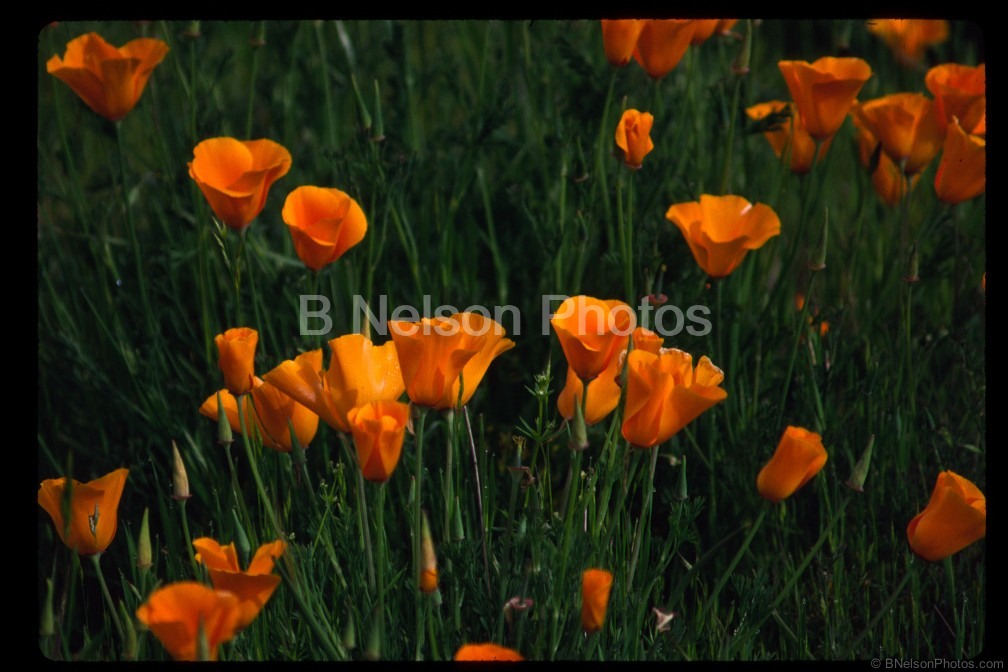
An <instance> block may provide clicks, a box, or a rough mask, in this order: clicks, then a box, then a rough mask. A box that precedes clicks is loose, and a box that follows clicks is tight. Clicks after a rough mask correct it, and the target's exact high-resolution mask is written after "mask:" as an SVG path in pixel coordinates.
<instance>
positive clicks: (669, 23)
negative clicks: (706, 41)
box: [633, 19, 696, 79]
mask: <svg viewBox="0 0 1008 672" xmlns="http://www.w3.org/2000/svg"><path fill="white" fill-rule="evenodd" d="M695 28H696V25H695V22H694V21H692V20H689V19H649V20H648V21H647V23H645V24H644V28H643V30H641V33H640V37H638V38H637V45H636V47H635V48H634V52H633V57H634V59H635V60H636V61H637V62H638V63H640V66H641V67H642V68H644V70H645V71H646V72H647V74H648V75H649V76H650V77H652V78H653V79H661V78H662V77H664V76H665V75H667V74H668V73H670V72H672V71H673V70H674V69H675V67H676V66H677V65H679V61H681V60H682V57H683V56H684V55H685V54H686V50H687V49H688V48H689V46H690V41H691V40H692V39H693V30H694V29H695Z"/></svg>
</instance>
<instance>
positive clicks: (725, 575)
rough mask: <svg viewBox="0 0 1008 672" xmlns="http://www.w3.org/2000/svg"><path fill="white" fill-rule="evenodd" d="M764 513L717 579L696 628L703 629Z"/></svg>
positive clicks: (762, 511) (764, 511) (761, 521)
mask: <svg viewBox="0 0 1008 672" xmlns="http://www.w3.org/2000/svg"><path fill="white" fill-rule="evenodd" d="M766 513H767V507H765V506H764V507H763V508H762V509H760V512H759V516H757V517H756V522H754V523H753V524H752V527H750V528H749V534H747V535H746V538H745V540H744V541H743V542H742V546H740V547H739V550H738V552H737V553H736V554H735V557H734V558H732V561H731V562H730V563H729V564H728V569H726V570H725V571H724V573H723V574H722V575H721V578H720V579H718V582H717V584H716V585H715V586H714V590H713V591H712V592H711V594H710V595H709V596H708V597H707V600H706V601H705V602H704V605H703V607H702V608H701V609H700V615H699V616H697V618H696V624H697V626H698V627H700V628H702V627H704V623H705V621H704V617H705V616H706V615H707V612H708V611H710V609H711V607H712V606H713V605H714V602H715V600H717V596H718V595H719V594H720V593H721V589H722V588H724V587H725V584H726V583H728V579H730V578H731V575H732V572H734V571H735V567H737V566H738V563H739V561H740V560H742V556H743V555H745V553H746V551H747V550H749V544H751V543H752V540H753V538H754V537H755V536H756V533H757V532H758V531H759V529H760V526H761V525H762V524H763V519H764V518H766Z"/></svg>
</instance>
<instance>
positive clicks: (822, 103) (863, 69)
mask: <svg viewBox="0 0 1008 672" xmlns="http://www.w3.org/2000/svg"><path fill="white" fill-rule="evenodd" d="M777 67H778V68H779V69H780V71H781V74H782V75H783V76H784V81H785V82H786V83H787V87H788V90H789V91H790V92H791V98H792V100H794V103H795V106H796V107H797V108H798V116H799V117H801V120H802V123H803V124H805V130H807V131H808V132H809V135H811V136H812V137H813V138H814V139H816V140H825V139H826V138H828V137H830V136H831V135H833V134H834V133H836V132H837V131H838V130H840V126H842V125H843V122H844V118H845V117H846V116H847V112H849V111H850V109H851V106H852V105H853V104H854V100H855V99H856V98H857V94H858V92H859V91H861V87H862V86H864V83H865V82H866V81H868V78H869V77H871V74H872V73H871V68H870V67H869V66H868V64H867V63H865V62H864V61H863V60H861V59H860V58H835V57H833V56H824V57H822V58H820V59H818V60H817V61H813V62H812V63H809V62H807V61H780V62H778V63H777Z"/></svg>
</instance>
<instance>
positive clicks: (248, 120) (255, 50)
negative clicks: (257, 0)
mask: <svg viewBox="0 0 1008 672" xmlns="http://www.w3.org/2000/svg"><path fill="white" fill-rule="evenodd" d="M253 35H254V33H253ZM259 51H260V47H259V45H255V44H254V45H252V72H251V73H250V74H249V87H248V112H247V113H246V115H245V138H246V139H247V140H250V139H251V138H252V108H253V103H254V102H255V83H256V74H257V73H258V71H259Z"/></svg>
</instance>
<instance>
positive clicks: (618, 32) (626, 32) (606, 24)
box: [602, 19, 645, 68]
mask: <svg viewBox="0 0 1008 672" xmlns="http://www.w3.org/2000/svg"><path fill="white" fill-rule="evenodd" d="M644 23H645V22H644V19H602V48H603V49H604V50H605V57H606V60H607V61H609V62H610V63H612V64H613V65H615V66H616V67H617V68H622V67H623V66H625V65H626V64H627V63H629V62H630V57H631V56H632V55H633V50H634V47H635V46H637V38H638V37H640V34H641V30H643V29H644Z"/></svg>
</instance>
